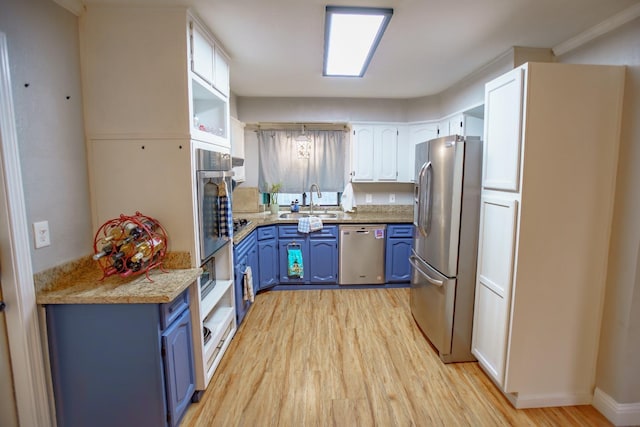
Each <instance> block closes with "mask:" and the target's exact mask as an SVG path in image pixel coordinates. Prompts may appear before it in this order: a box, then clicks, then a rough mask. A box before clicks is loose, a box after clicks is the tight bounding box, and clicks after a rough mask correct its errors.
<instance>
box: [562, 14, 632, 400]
mask: <svg viewBox="0 0 640 427" xmlns="http://www.w3.org/2000/svg"><path fill="white" fill-rule="evenodd" d="M638 40H640V19H635V20H634V21H631V22H629V23H627V24H626V25H624V26H623V27H621V28H619V29H617V30H616V31H614V32H612V33H610V34H607V35H605V36H603V37H601V38H598V39H596V40H594V41H592V42H591V43H589V44H587V45H585V46H582V47H581V48H579V49H576V50H575V51H572V52H569V53H567V54H565V55H563V56H561V57H559V58H558V62H565V63H574V64H579V63H589V64H609V65H626V66H627V71H626V80H625V94H624V106H623V117H622V128H621V139H620V157H619V160H618V175H617V183H616V196H615V206H614V214H613V228H612V231H611V232H612V235H611V242H610V248H609V266H608V275H607V286H606V293H605V303H604V313H603V320H602V329H601V335H600V351H599V355H598V368H597V374H596V386H597V387H598V389H600V390H602V391H604V392H605V393H606V394H607V395H608V396H610V397H611V398H613V399H614V400H615V401H616V402H617V403H618V404H633V403H635V404H636V405H635V406H638V407H640V364H639V363H638V355H639V354H640V192H638V183H640V167H639V165H640V120H638V118H639V117H640V43H638Z"/></svg>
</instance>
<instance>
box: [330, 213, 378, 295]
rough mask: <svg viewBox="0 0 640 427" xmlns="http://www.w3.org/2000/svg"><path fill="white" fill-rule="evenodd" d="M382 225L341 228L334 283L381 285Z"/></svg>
mask: <svg viewBox="0 0 640 427" xmlns="http://www.w3.org/2000/svg"><path fill="white" fill-rule="evenodd" d="M385 232H386V225H341V226H340V257H339V269H340V271H339V273H338V283H339V284H340V285H372V284H384V248H385Z"/></svg>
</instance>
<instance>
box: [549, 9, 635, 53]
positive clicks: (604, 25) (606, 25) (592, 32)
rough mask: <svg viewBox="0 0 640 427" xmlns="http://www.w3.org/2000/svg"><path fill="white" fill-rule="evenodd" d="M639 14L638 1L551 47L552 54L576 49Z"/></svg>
mask: <svg viewBox="0 0 640 427" xmlns="http://www.w3.org/2000/svg"><path fill="white" fill-rule="evenodd" d="M639 16H640V3H638V4H636V5H634V6H631V7H630V8H628V9H625V10H623V11H622V12H620V13H617V14H615V15H613V16H612V17H610V18H609V19H606V20H605V21H602V22H601V23H599V24H597V25H594V26H593V27H591V28H589V29H588V30H586V31H584V32H582V33H580V34H578V35H577V36H575V37H572V38H570V39H569V40H567V41H564V42H562V43H560V44H559V45H557V46H555V47H554V48H553V49H552V50H553V54H554V55H555V56H560V55H564V54H565V53H567V52H570V51H572V50H574V49H577V48H579V47H580V46H582V45H584V44H587V43H589V42H590V41H591V40H593V39H595V38H597V37H600V36H601V35H603V34H607V33H609V32H611V31H613V30H615V29H616V28H619V27H621V26H623V25H624V24H626V23H627V22H629V21H632V20H634V19H636V18H637V17H639Z"/></svg>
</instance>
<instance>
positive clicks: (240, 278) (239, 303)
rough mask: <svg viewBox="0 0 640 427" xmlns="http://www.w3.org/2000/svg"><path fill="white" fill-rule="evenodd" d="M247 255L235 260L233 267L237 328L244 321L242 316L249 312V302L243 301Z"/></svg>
mask: <svg viewBox="0 0 640 427" xmlns="http://www.w3.org/2000/svg"><path fill="white" fill-rule="evenodd" d="M247 258H248V256H247V254H244V255H243V256H242V257H240V259H238V258H236V264H235V266H234V269H233V270H234V274H235V277H234V282H235V283H234V285H235V287H236V289H235V294H236V320H237V321H238V326H240V323H242V321H243V320H244V316H245V315H246V314H247V310H249V306H250V305H251V303H250V302H249V301H245V300H244V272H245V270H246V269H247Z"/></svg>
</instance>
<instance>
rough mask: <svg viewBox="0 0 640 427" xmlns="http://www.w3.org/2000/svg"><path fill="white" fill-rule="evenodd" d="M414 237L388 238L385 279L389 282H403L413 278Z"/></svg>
mask: <svg viewBox="0 0 640 427" xmlns="http://www.w3.org/2000/svg"><path fill="white" fill-rule="evenodd" d="M412 244H413V240H412V239H387V248H386V249H387V254H386V262H385V272H386V274H385V276H386V277H385V280H386V282H387V283H403V282H409V281H410V280H411V264H409V257H410V256H411V246H412Z"/></svg>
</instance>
